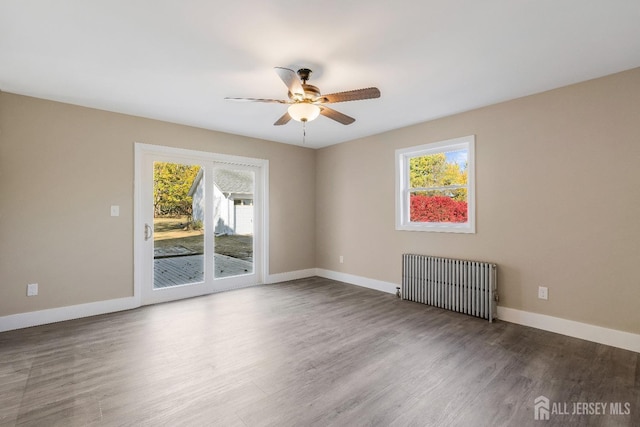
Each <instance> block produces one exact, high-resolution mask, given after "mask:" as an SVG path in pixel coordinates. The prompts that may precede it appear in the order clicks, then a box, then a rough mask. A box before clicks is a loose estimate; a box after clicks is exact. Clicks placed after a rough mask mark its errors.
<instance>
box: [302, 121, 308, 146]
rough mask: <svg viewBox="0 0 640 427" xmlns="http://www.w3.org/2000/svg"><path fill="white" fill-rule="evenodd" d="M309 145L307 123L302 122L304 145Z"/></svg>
mask: <svg viewBox="0 0 640 427" xmlns="http://www.w3.org/2000/svg"><path fill="white" fill-rule="evenodd" d="M306 143H307V121H306V120H305V121H303V122H302V145H305V144H306Z"/></svg>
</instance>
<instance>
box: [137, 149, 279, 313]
mask: <svg viewBox="0 0 640 427" xmlns="http://www.w3.org/2000/svg"><path fill="white" fill-rule="evenodd" d="M151 159H153V160H159V161H170V162H182V163H185V164H200V165H202V166H203V167H205V168H210V169H212V168H214V167H225V166H229V167H234V166H235V167H250V168H252V169H253V170H254V172H255V194H254V215H255V216H254V222H255V228H254V252H255V254H254V260H253V262H254V274H253V275H250V276H249V277H247V276H237V277H230V278H224V279H215V280H213V274H206V273H205V276H206V277H205V282H204V283H203V284H202V285H187V286H178V287H175V289H161V290H156V291H153V258H152V257H151V256H150V254H152V253H153V239H149V240H145V238H144V236H145V224H146V223H147V222H148V220H149V218H148V217H149V213H148V211H145V208H148V206H146V205H145V204H147V205H148V203H149V201H150V199H149V194H148V188H147V190H146V191H145V185H144V183H145V179H147V180H148V179H149V176H150V175H149V174H151V173H152V170H148V169H149V164H152V162H150V160H151ZM208 175H209V177H208V178H207V174H205V179H207V180H210V181H211V182H210V183H207V182H205V188H212V183H213V178H212V174H208ZM268 179H269V161H268V160H265V159H255V158H250V157H241V156H230V155H226V154H217V153H210V152H206V151H196V150H188V149H183V148H175V147H165V146H160V145H151V144H143V143H135V183H134V198H135V200H134V227H133V228H134V298H135V299H136V300H137V301H139V302H140V305H146V304H153V303H156V302H162V301H169V300H174V299H181V298H188V297H192V296H196V295H205V294H209V293H213V292H220V291H224V290H230V289H236V288H241V287H246V286H253V285H259V284H262V283H265V281H266V278H267V277H268V273H269V272H268V266H269V252H268V251H269V244H268V235H269V233H268V224H269V221H268V218H269V181H268ZM208 199H212V197H209V198H208ZM205 200H206V199H205ZM209 212H211V211H210V210H209ZM208 223H209V224H208V225H207V221H205V227H209V230H208V232H209V233H208V235H212V234H211V233H212V232H213V224H212V221H208ZM205 235H207V234H205ZM205 244H207V243H206V242H205ZM211 249H212V248H209V250H210V251H211ZM256 254H257V255H258V256H255V255H256ZM209 270H211V269H210V268H209ZM205 271H207V269H205ZM194 292H195V294H194Z"/></svg>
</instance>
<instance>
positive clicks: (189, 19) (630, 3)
mask: <svg viewBox="0 0 640 427" xmlns="http://www.w3.org/2000/svg"><path fill="white" fill-rule="evenodd" d="M274 66H284V67H289V68H292V69H294V70H297V69H298V68H300V67H302V66H305V67H308V68H311V69H312V70H314V74H313V75H312V77H311V80H310V82H309V83H311V84H314V85H316V86H319V87H320V89H321V90H322V92H323V93H331V92H338V91H343V90H351V89H358V88H363V87H368V86H377V87H378V88H380V91H381V92H382V97H381V98H380V99H375V100H366V101H357V102H348V103H340V104H333V105H332V107H334V108H335V109H336V110H338V111H341V112H343V113H345V114H348V115H351V116H353V117H355V118H356V122H355V123H354V124H352V125H349V126H344V125H341V124H338V123H337V122H334V121H332V120H329V119H327V118H326V117H319V118H318V119H317V120H315V121H313V122H311V123H309V124H308V125H307V139H306V145H307V146H310V147H323V146H327V145H331V144H336V143H339V142H344V141H348V140H352V139H355V138H359V137H363V136H368V135H372V134H376V133H380V132H384V131H387V130H391V129H396V128H400V127H404V126H407V125H410V124H414V123H419V122H423V121H427V120H430V119H434V118H437V117H442V116H447V115H450V114H454V113H457V112H461V111H466V110H470V109H473V108H477V107H480V106H484V105H489V104H493V103H496V102H500V101H504V100H507V99H513V98H517V97H520V96H524V95H528V94H532V93H537V92H541V91H544V90H548V89H552V88H556V87H560V86H565V85H568V84H571V83H576V82H579V81H584V80H588V79H591V78H595V77H600V76H603V75H607V74H611V73H615V72H618V71H622V70H627V69H631V68H635V67H639V66H640V1H639V0H604V1H603V0H483V1H478V0H415V1H402V0H396V1H394V2H391V1H386V0H385V1H376V0H352V1H344V0H335V1H334V0H323V1H321V2H317V1H309V2H306V3H305V2H299V1H285V0H270V1H264V0H261V1H258V0H249V1H242V0H236V1H233V2H231V1H211V0H200V1H196V0H175V1H169V0H166V1H158V0H135V1H134V0H92V1H87V0H56V1H51V0H2V1H0V90H3V91H5V92H12V93H17V94H23V95H29V96H35V97H39V98H45V99H52V100H56V101H62V102H67V103H71V104H77V105H83V106H88V107H94V108H99V109H104V110H109V111H116V112H121V113H126V114H133V115H137V116H143V117H149V118H154V119H160V120H166V121H169V122H175V123H182V124H187V125H192V126H197V127H202V128H206V129H213V130H218V131H223V132H230V133H234V134H239V135H246V136H251V137H257V138H263V139H267V140H273V141H279V142H284V143H290V144H298V145H301V144H302V126H301V124H300V123H298V122H294V121H291V122H290V123H289V124H287V125H285V126H278V127H276V126H273V122H275V121H276V120H277V119H278V118H279V117H280V116H281V115H282V114H283V113H284V111H285V106H284V105H280V104H259V103H233V102H229V101H224V100H223V98H224V97H226V96H231V97H258V98H278V99H285V98H286V87H285V86H284V84H283V83H282V81H281V80H280V79H279V78H278V76H277V75H276V73H275V72H274V71H273V67H274Z"/></svg>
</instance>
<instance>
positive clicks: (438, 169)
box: [396, 135, 475, 233]
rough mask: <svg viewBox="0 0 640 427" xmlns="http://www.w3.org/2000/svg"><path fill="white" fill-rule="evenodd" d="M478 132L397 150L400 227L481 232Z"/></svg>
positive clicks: (397, 191)
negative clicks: (476, 173) (477, 185)
mask: <svg viewBox="0 0 640 427" xmlns="http://www.w3.org/2000/svg"><path fill="white" fill-rule="evenodd" d="M474 145H475V136H473V135H471V136H465V137H462V138H456V139H450V140H447V141H441V142H436V143H433V144H426V145H420V146H418V147H409V148H404V149H400V150H396V229H397V230H415V231H441V232H452V233H475V197H474V170H475V168H474Z"/></svg>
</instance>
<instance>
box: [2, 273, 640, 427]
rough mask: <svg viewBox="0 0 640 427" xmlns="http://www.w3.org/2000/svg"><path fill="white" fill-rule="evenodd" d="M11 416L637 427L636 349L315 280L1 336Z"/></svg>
mask: <svg viewBox="0 0 640 427" xmlns="http://www.w3.org/2000/svg"><path fill="white" fill-rule="evenodd" d="M540 395H543V396H546V397H547V398H549V399H550V400H551V402H552V404H553V403H566V405H567V411H568V412H572V410H573V405H574V404H575V403H582V402H587V403H589V402H607V403H609V404H610V403H611V402H621V403H623V404H624V403H629V406H630V411H631V413H630V414H627V415H611V414H610V413H609V409H610V408H607V411H606V414H605V415H582V414H571V413H569V414H557V413H552V414H551V415H550V419H549V421H544V422H543V421H536V420H534V399H535V398H536V397H538V396H540ZM623 409H624V408H623ZM14 425H19V426H87V425H88V426H139V425H144V426H166V425H171V426H209V425H211V426H359V425H363V426H364V425H372V426H492V427H493V426H529V425H531V426H540V425H545V426H567V425H589V426H591V425H592V426H600V425H602V426H638V425H640V354H638V353H634V352H630V351H625V350H621V349H617V348H613V347H608V346H604V345H600V344H595V343H591V342H587V341H582V340H578V339H574V338H569V337H565V336H561V335H557V334H553V333H549V332H544V331H540V330H536V329H532V328H527V327H523V326H518V325H514V324H509V323H505V322H500V321H498V322H497V323H494V324H489V323H488V322H486V321H485V320H481V319H476V318H473V317H469V316H465V315H462V314H458V313H453V312H448V311H444V310H440V309H437V308H433V307H429V306H425V305H421V304H417V303H413V302H408V301H402V300H399V299H397V298H396V297H395V296H393V295H390V294H385V293H381V292H377V291H373V290H370V289H365V288H360V287H357V286H352V285H347V284H343V283H339V282H335V281H331V280H327V279H321V278H310V279H304V280H297V281H292V282H286V283H281V284H276V285H268V286H259V287H254V288H247V289H241V290H237V291H232V292H224V293H219V294H214V295H209V296H206V297H199V298H193V299H189V300H183V301H177V302H172V303H166V304H159V305H155V306H148V307H143V308H140V309H136V310H131V311H127V312H121V313H113V314H109V315H103V316H96V317H92V318H86V319H78V320H73V321H69V322H63V323H58V324H53V325H45V326H39V327H35V328H29V329H23V330H18V331H11V332H5V333H1V334H0V426H14Z"/></svg>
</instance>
